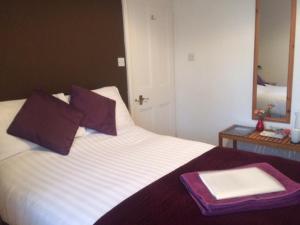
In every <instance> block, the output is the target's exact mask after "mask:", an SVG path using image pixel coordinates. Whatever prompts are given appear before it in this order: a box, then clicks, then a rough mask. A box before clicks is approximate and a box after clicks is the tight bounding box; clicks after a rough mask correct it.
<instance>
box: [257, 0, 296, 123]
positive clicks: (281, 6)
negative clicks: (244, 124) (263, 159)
mask: <svg viewBox="0 0 300 225" xmlns="http://www.w3.org/2000/svg"><path fill="white" fill-rule="evenodd" d="M296 4H297V0H256V21H255V52H254V69H253V71H254V74H253V97H252V118H253V119H257V116H256V115H255V111H256V110H257V109H259V110H265V109H267V107H268V106H269V105H272V106H273V108H272V109H271V110H270V113H268V114H267V115H266V120H269V121H275V122H283V123H289V122H290V113H291V97H292V82H293V64H294V45H295V26H296Z"/></svg>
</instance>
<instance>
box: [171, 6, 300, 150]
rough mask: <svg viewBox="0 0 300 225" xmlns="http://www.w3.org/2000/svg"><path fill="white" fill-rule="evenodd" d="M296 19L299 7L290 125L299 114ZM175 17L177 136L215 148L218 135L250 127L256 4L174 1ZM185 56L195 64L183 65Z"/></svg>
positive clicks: (299, 38)
mask: <svg viewBox="0 0 300 225" xmlns="http://www.w3.org/2000/svg"><path fill="white" fill-rule="evenodd" d="M299 15H300V4H298V16H297V25H298V24H299V26H297V30H296V50H295V65H294V82H293V99H292V121H293V120H294V112H295V111H300V88H299V87H300V17H299ZM174 18H175V74H176V75H175V76H176V104H177V105H176V113H177V119H176V122H177V134H178V136H179V137H184V138H188V139H194V140H200V141H205V142H208V143H212V144H217V140H218V139H217V135H218V132H219V131H220V130H222V129H224V128H226V127H228V126H230V125H231V124H235V123H239V124H245V125H253V126H254V125H255V123H256V121H253V120H252V119H251V109H252V76H253V54H254V29H255V0H243V1H241V0H174ZM190 53H192V54H194V56H195V59H194V61H188V55H189V54H190ZM270 124H271V123H269V125H270ZM267 125H268V124H267ZM271 125H276V126H278V127H287V126H289V124H279V123H278V124H274V123H273V124H271Z"/></svg>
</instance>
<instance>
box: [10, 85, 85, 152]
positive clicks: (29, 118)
mask: <svg viewBox="0 0 300 225" xmlns="http://www.w3.org/2000/svg"><path fill="white" fill-rule="evenodd" d="M82 117H83V115H82V113H81V112H79V111H77V110H76V109H75V108H73V107H72V106H70V105H68V104H66V103H65V102H63V101H61V100H59V99H57V98H55V97H53V96H51V95H49V94H47V93H45V92H43V91H39V90H36V91H34V92H33V94H32V95H31V96H30V97H29V98H28V99H27V100H26V102H25V103H24V105H23V106H22V108H21V109H20V111H19V112H18V114H17V115H16V117H15V119H14V120H13V122H12V123H11V124H10V126H9V128H8V130H7V133H9V134H11V135H14V136H16V137H20V138H24V139H26V140H29V141H31V142H34V143H36V144H39V145H41V146H43V147H46V148H48V149H50V150H52V151H54V152H57V153H60V154H62V155H67V154H68V153H69V151H70V148H71V146H72V143H73V140H74V137H75V134H76V132H77V129H78V127H79V123H80V120H81V119H82Z"/></svg>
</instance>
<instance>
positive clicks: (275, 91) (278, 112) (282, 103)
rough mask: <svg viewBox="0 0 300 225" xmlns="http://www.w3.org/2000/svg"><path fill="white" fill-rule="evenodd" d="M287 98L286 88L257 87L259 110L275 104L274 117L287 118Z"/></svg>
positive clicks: (273, 86) (268, 85) (272, 86)
mask: <svg viewBox="0 0 300 225" xmlns="http://www.w3.org/2000/svg"><path fill="white" fill-rule="evenodd" d="M286 98H287V88H286V86H275V85H270V84H266V85H265V86H263V85H257V109H265V108H266V107H267V105H269V104H273V105H274V108H272V117H279V118H281V117H285V116H286Z"/></svg>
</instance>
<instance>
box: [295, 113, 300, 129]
mask: <svg viewBox="0 0 300 225" xmlns="http://www.w3.org/2000/svg"><path fill="white" fill-rule="evenodd" d="M295 116H296V117H295V127H294V128H295V129H300V112H296V113H295Z"/></svg>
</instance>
